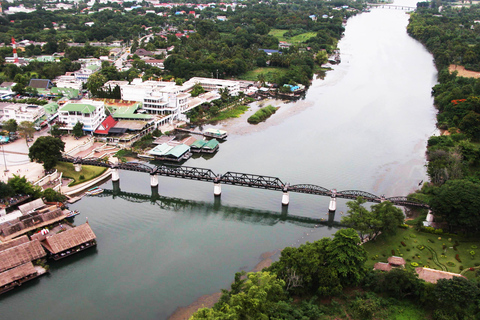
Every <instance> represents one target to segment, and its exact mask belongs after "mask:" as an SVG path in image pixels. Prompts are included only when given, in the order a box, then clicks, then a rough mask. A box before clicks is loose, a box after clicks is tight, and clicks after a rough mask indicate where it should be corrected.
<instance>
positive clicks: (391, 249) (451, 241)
mask: <svg viewBox="0 0 480 320" xmlns="http://www.w3.org/2000/svg"><path fill="white" fill-rule="evenodd" d="M426 231H429V232H420V231H417V230H415V229H413V228H409V227H406V228H399V229H398V232H397V233H396V234H395V235H389V236H388V237H384V236H383V235H380V236H378V238H377V239H376V240H375V241H370V242H367V243H365V244H364V248H365V250H367V253H368V261H367V262H366V267H367V268H373V266H374V264H375V263H377V262H387V258H388V257H390V256H398V257H403V258H404V259H405V262H406V264H405V268H407V270H412V271H413V270H414V269H415V268H416V267H427V268H432V269H436V270H442V271H448V272H454V273H461V274H463V275H465V276H466V277H467V278H475V277H476V276H477V273H478V275H479V276H480V251H478V246H479V245H480V241H479V240H478V239H472V238H463V237H460V236H458V235H454V234H447V233H443V232H442V230H440V229H439V230H434V229H433V228H426Z"/></svg>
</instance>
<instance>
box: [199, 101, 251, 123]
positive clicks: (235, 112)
mask: <svg viewBox="0 0 480 320" xmlns="http://www.w3.org/2000/svg"><path fill="white" fill-rule="evenodd" d="M247 110H248V106H243V105H240V106H235V107H232V108H229V109H227V110H222V111H220V112H219V113H218V115H217V116H215V117H213V118H211V119H209V121H212V122H214V121H221V120H225V119H229V118H238V117H240V116H241V115H242V114H244V113H245V111H247Z"/></svg>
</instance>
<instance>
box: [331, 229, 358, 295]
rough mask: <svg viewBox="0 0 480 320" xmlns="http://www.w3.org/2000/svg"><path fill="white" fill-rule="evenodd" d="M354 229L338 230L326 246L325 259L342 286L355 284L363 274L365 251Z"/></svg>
mask: <svg viewBox="0 0 480 320" xmlns="http://www.w3.org/2000/svg"><path fill="white" fill-rule="evenodd" d="M359 244H360V237H359V236H358V234H357V232H356V231H355V230H354V229H351V228H348V229H341V230H338V231H337V232H336V233H335V235H334V236H333V240H332V241H331V242H330V243H329V245H328V247H327V252H328V253H327V261H328V263H329V265H330V266H331V267H332V268H333V269H334V270H336V271H337V273H338V277H339V279H340V283H341V284H342V285H343V286H351V285H357V284H358V283H359V282H360V280H361V279H362V278H363V277H364V276H365V273H366V268H365V261H367V252H366V251H365V249H364V248H363V246H360V245H359Z"/></svg>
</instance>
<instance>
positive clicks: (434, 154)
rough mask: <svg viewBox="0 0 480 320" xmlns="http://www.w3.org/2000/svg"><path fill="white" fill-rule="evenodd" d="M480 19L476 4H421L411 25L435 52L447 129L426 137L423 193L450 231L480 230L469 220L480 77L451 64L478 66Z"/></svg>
mask: <svg viewBox="0 0 480 320" xmlns="http://www.w3.org/2000/svg"><path fill="white" fill-rule="evenodd" d="M479 19H480V6H478V5H471V6H468V7H462V8H454V7H450V6H444V7H443V9H442V10H441V12H440V11H439V10H438V8H436V7H435V6H433V7H432V6H427V7H425V6H420V7H419V8H418V10H417V12H416V13H414V14H412V15H411V17H410V23H409V25H408V27H407V31H408V33H409V34H410V35H411V36H412V37H414V38H415V39H417V40H419V41H420V42H422V43H423V44H424V45H425V46H426V47H427V49H428V50H429V51H430V52H431V53H432V54H433V56H434V59H435V64H436V66H437V69H438V84H437V85H435V86H434V87H433V89H432V95H433V97H434V102H435V106H436V107H437V109H438V111H439V112H438V115H437V125H438V127H439V128H440V129H441V130H442V133H444V135H442V136H440V137H431V138H430V139H429V141H428V149H427V157H428V161H429V162H428V165H427V173H428V175H429V177H430V184H427V185H425V186H424V187H423V188H422V191H421V193H422V196H424V199H426V200H427V201H429V203H430V204H431V207H432V209H433V211H434V214H435V215H438V216H439V217H441V218H443V221H444V222H445V223H446V224H447V225H448V229H449V230H450V231H452V232H467V233H475V234H478V232H480V230H478V229H477V228H475V227H474V225H472V224H471V223H472V222H474V221H476V220H477V219H480V211H479V210H478V208H477V207H476V206H477V204H476V203H475V200H473V199H474V198H476V197H478V195H477V194H478V190H480V187H479V186H480V147H479V142H480V79H477V78H467V77H462V76H459V74H458V73H457V72H456V71H455V72H451V71H450V70H449V66H450V65H452V64H456V65H462V66H464V67H465V68H467V69H469V70H474V71H479V70H480V51H479V49H480V39H479V38H478V37H477V33H478V30H479V28H480V27H479V26H478V24H477V23H476V21H478V20H479ZM477 189H478V190H477ZM466 212H468V214H465V213H466Z"/></svg>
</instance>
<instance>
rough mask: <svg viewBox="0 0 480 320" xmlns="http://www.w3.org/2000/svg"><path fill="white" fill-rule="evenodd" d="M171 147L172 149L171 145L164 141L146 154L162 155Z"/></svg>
mask: <svg viewBox="0 0 480 320" xmlns="http://www.w3.org/2000/svg"><path fill="white" fill-rule="evenodd" d="M171 149H173V147H172V146H169V145H168V144H166V143H162V144H160V145H158V146H156V147H155V148H153V149H152V150H150V151H148V154H151V155H153V156H163V155H165V154H166V153H167V152H168V151H170V150H171Z"/></svg>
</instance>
